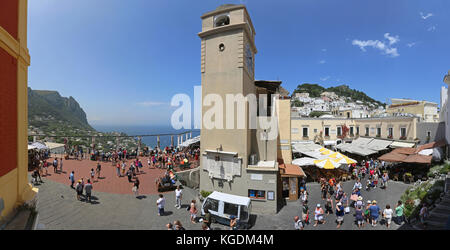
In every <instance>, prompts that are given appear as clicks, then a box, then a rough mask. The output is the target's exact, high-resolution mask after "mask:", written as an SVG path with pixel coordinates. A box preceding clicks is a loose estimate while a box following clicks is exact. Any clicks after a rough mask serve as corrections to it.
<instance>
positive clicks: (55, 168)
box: [53, 157, 58, 173]
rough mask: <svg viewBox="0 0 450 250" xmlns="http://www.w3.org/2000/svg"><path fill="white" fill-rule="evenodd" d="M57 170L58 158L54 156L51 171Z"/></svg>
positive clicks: (55, 171)
mask: <svg viewBox="0 0 450 250" xmlns="http://www.w3.org/2000/svg"><path fill="white" fill-rule="evenodd" d="M57 172H58V158H56V157H55V159H54V160H53V173H57Z"/></svg>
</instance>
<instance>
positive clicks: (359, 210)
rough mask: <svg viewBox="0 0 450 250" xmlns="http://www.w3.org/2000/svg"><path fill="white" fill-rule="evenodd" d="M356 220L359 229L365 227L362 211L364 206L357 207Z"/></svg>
mask: <svg viewBox="0 0 450 250" xmlns="http://www.w3.org/2000/svg"><path fill="white" fill-rule="evenodd" d="M355 219H356V224H357V225H358V228H361V227H364V218H363V211H362V206H360V205H357V206H356V209H355Z"/></svg>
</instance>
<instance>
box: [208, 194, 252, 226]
mask: <svg viewBox="0 0 450 250" xmlns="http://www.w3.org/2000/svg"><path fill="white" fill-rule="evenodd" d="M206 207H207V208H208V210H209V212H210V213H211V215H212V216H211V217H212V219H213V221H214V220H215V221H216V222H218V223H220V224H224V225H229V224H230V217H231V216H232V215H234V216H235V217H236V218H237V219H238V222H239V223H238V224H239V226H242V227H248V226H249V219H250V212H251V209H252V203H251V200H250V198H248V197H243V196H238V195H232V194H226V193H221V192H217V191H214V192H212V193H211V194H210V195H208V197H206V198H205V200H204V201H203V204H202V216H203V215H205V211H204V209H205V208H206Z"/></svg>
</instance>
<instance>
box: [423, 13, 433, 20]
mask: <svg viewBox="0 0 450 250" xmlns="http://www.w3.org/2000/svg"><path fill="white" fill-rule="evenodd" d="M432 16H434V14H433V13H428V14H426V15H423V12H420V17H422V19H423V20H426V19H427V18H430V17H432Z"/></svg>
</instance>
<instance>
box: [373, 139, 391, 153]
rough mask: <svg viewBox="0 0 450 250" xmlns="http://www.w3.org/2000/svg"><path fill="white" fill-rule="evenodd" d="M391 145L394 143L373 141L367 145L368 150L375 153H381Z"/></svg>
mask: <svg viewBox="0 0 450 250" xmlns="http://www.w3.org/2000/svg"><path fill="white" fill-rule="evenodd" d="M391 144H392V141H387V140H379V139H373V140H372V141H370V142H369V143H368V144H367V148H369V149H371V150H373V151H381V150H384V149H386V148H387V147H388V146H389V145H391Z"/></svg>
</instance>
